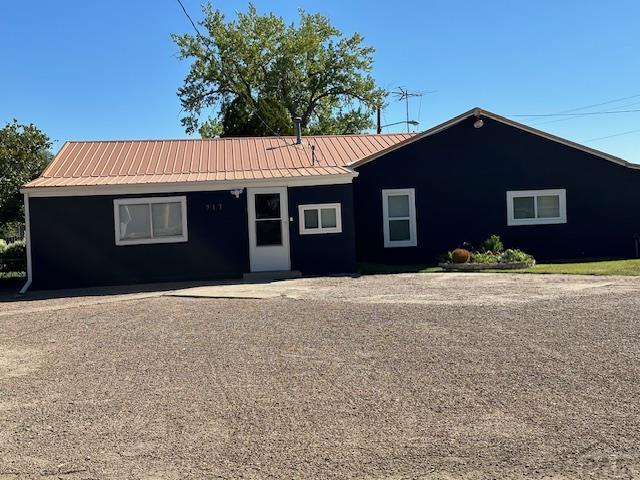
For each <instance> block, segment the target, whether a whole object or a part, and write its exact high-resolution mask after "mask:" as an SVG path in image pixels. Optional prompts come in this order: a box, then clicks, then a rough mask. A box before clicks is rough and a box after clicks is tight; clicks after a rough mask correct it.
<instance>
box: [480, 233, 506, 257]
mask: <svg viewBox="0 0 640 480" xmlns="http://www.w3.org/2000/svg"><path fill="white" fill-rule="evenodd" d="M503 250H504V245H503V244H502V240H501V239H500V236H499V235H491V236H490V237H489V238H487V239H486V240H485V241H484V242H482V243H481V244H480V252H482V253H486V252H491V253H502V251H503Z"/></svg>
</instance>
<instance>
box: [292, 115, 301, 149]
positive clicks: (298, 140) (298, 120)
mask: <svg viewBox="0 0 640 480" xmlns="http://www.w3.org/2000/svg"><path fill="white" fill-rule="evenodd" d="M293 123H294V124H295V128H296V144H298V145H301V144H302V118H300V117H293Z"/></svg>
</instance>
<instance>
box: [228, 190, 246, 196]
mask: <svg viewBox="0 0 640 480" xmlns="http://www.w3.org/2000/svg"><path fill="white" fill-rule="evenodd" d="M243 190H244V188H234V189H233V190H229V193H230V194H231V195H233V196H234V197H236V198H240V195H241V194H242V191H243Z"/></svg>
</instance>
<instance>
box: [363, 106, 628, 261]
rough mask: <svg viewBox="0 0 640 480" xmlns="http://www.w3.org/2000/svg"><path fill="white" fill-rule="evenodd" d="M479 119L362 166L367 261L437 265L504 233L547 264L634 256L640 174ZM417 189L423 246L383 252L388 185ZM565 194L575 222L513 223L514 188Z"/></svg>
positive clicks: (569, 214)
mask: <svg viewBox="0 0 640 480" xmlns="http://www.w3.org/2000/svg"><path fill="white" fill-rule="evenodd" d="M474 120H475V119H474V118H473V117H471V118H468V119H466V120H464V121H462V122H461V123H459V124H457V125H455V126H453V127H450V128H449V129H446V130H443V131H442V132H440V133H437V134H434V135H432V136H428V137H425V138H423V139H421V140H417V141H415V142H413V143H410V144H408V145H406V146H404V147H402V148H399V149H397V150H394V151H391V152H389V153H388V154H386V155H384V156H382V157H379V158H378V159H376V160H374V161H371V162H369V163H366V164H363V165H362V166H360V167H359V168H357V169H356V170H357V171H358V172H359V176H358V177H357V178H356V179H355V180H354V197H355V222H356V232H357V244H356V245H357V252H358V259H359V260H360V261H368V262H382V263H422V262H425V263H429V262H434V261H435V260H436V259H437V257H438V256H439V255H440V254H442V253H444V252H445V251H447V250H450V249H452V248H455V247H457V246H460V245H461V244H462V242H470V243H471V244H472V245H476V246H477V245H478V244H479V242H480V241H482V240H483V239H484V238H486V237H487V236H489V235H491V234H493V233H497V234H499V235H501V236H502V238H503V241H504V243H505V244H506V245H507V246H511V247H514V248H521V249H523V250H525V251H528V252H531V253H532V254H534V255H535V256H536V257H537V258H539V259H573V258H588V257H633V256H635V255H636V249H635V240H634V238H635V237H636V236H637V235H638V234H639V233H640V170H634V169H630V168H628V167H625V166H622V165H619V164H616V163H613V162H611V161H608V160H605V159H603V158H600V157H597V156H594V155H592V154H590V153H587V152H584V151H581V150H578V149H575V148H572V147H569V146H566V145H563V144H560V143H558V142H554V141H552V140H549V139H545V138H543V137H540V136H538V135H534V134H532V133H528V132H525V131H523V130H520V129H517V128H514V127H511V126H509V125H506V124H503V123H501V122H498V121H494V120H492V119H489V118H484V127H482V128H480V129H476V128H473V122H474ZM387 188H389V189H390V188H415V200H416V217H417V242H418V244H417V246H416V247H405V248H384V246H383V230H382V225H383V219H382V194H381V191H382V189H387ZM542 189H566V201H567V223H566V224H557V225H528V226H507V210H506V192H507V191H508V190H542Z"/></svg>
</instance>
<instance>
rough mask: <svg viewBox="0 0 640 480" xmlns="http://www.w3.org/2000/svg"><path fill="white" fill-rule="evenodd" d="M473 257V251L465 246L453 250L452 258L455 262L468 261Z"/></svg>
mask: <svg viewBox="0 0 640 480" xmlns="http://www.w3.org/2000/svg"><path fill="white" fill-rule="evenodd" d="M470 258H471V252H470V251H469V250H466V249H464V248H456V249H455V250H454V251H453V252H451V260H453V263H467V262H468V261H469V259H470Z"/></svg>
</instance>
